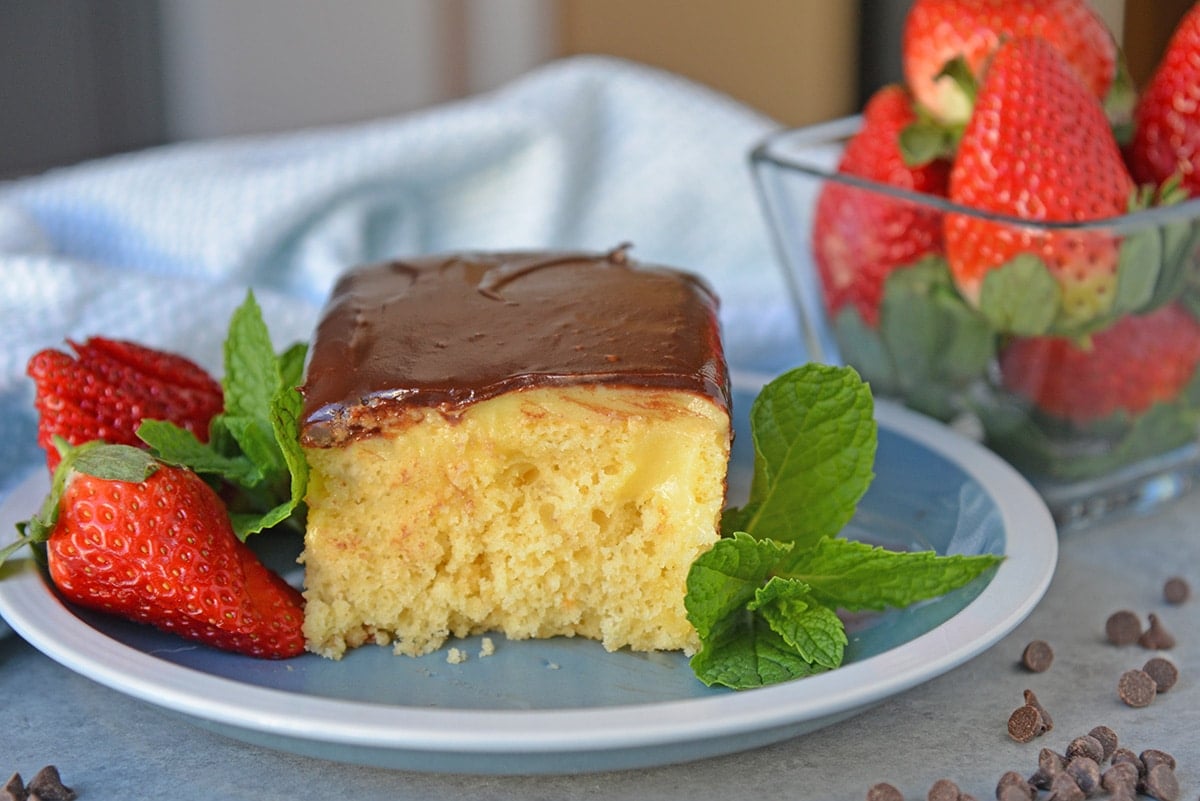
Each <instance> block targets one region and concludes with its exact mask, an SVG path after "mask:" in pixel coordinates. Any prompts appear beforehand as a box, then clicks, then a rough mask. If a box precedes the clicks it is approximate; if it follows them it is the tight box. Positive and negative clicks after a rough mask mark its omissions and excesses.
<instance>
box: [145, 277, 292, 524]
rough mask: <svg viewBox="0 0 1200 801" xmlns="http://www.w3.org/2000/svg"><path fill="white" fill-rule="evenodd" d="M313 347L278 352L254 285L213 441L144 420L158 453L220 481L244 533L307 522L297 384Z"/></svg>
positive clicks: (236, 321)
mask: <svg viewBox="0 0 1200 801" xmlns="http://www.w3.org/2000/svg"><path fill="white" fill-rule="evenodd" d="M306 352H307V346H306V345H305V344H303V343H298V344H295V345H292V346H291V347H289V348H287V349H286V350H284V351H283V352H282V353H280V354H278V355H277V354H276V353H275V350H274V348H273V346H272V344H271V336H270V332H269V331H268V330H267V325H266V323H265V322H264V321H263V318H262V309H261V308H260V307H259V305H258V302H257V300H255V298H254V293H253V292H249V293H247V296H246V300H245V301H244V302H243V303H242V305H241V306H239V307H238V308H237V309H236V310H235V311H234V313H233V316H232V318H231V319H230V323H229V333H228V336H227V337H226V339H225V349H224V356H225V376H224V379H223V380H222V385H221V386H222V389H223V390H224V396H225V407H224V411H223V412H222V413H221V414H219V415H217V416H216V417H215V418H214V419H213V421H212V424H211V425H210V427H209V441H208V442H206V443H202V442H200V441H199V440H198V439H197V438H196V437H195V436H194V435H192V434H191V433H190V432H188V431H185V430H184V429H182V428H180V427H178V426H176V425H174V424H172V423H169V422H164V421H159V420H147V421H145V422H143V423H142V424H141V426H139V427H138V437H140V438H141V439H142V440H143V441H144V442H145V443H146V444H147V445H149V446H150V448H151V450H152V451H153V453H154V455H155V456H157V457H158V458H159V459H161V460H162V461H164V462H167V463H168V464H174V465H179V466H181V467H188V468H190V469H192V470H195V471H196V472H197V473H200V474H202V475H204V476H206V477H207V478H209V480H211V481H212V482H213V483H215V484H217V485H219V487H220V489H221V490H222V495H223V497H224V498H225V499H226V503H227V504H228V506H229V517H230V521H231V522H232V523H233V529H234V531H235V532H236V533H237V535H238V537H239V538H241V539H243V540H245V539H246V537H248V536H249V535H251V534H253V533H256V532H258V531H262V530H264V529H268V528H272V527H274V526H277V525H279V524H280V523H283V522H285V521H287V522H289V523H295V524H296V525H298V526H302V525H303V516H304V515H303V513H304V506H303V499H304V494H305V491H306V489H307V486H308V463H307V462H306V461H305V458H304V452H303V450H302V449H301V448H300V440H299V417H300V413H301V408H302V406H303V399H302V398H301V396H300V392H299V390H298V389H297V386H298V385H299V384H300V382H301V378H302V374H303V370H304V358H305V354H306Z"/></svg>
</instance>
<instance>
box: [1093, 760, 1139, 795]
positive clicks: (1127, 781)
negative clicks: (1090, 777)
mask: <svg viewBox="0 0 1200 801" xmlns="http://www.w3.org/2000/svg"><path fill="white" fill-rule="evenodd" d="M1139 778H1140V776H1139V775H1138V768H1137V765H1135V764H1134V763H1132V762H1116V763H1114V764H1113V765H1112V766H1111V767H1109V769H1108V770H1106V771H1104V775H1103V776H1101V777H1100V786H1101V787H1103V788H1104V789H1105V790H1108V791H1109V792H1110V793H1115V792H1117V790H1118V789H1119V788H1122V787H1124V788H1127V789H1129V790H1136V789H1137V785H1138V779H1139Z"/></svg>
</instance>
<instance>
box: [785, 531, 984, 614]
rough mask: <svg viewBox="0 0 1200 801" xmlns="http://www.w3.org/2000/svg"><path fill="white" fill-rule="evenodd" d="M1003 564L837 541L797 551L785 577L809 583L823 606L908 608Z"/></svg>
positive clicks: (829, 540)
mask: <svg viewBox="0 0 1200 801" xmlns="http://www.w3.org/2000/svg"><path fill="white" fill-rule="evenodd" d="M1000 561H1001V557H999V556H995V555H993V554H982V555H978V556H962V555H956V556H941V555H938V554H937V553H936V552H935V551H916V552H903V551H890V550H887V549H885V548H879V547H873V546H871V545H868V544H867V543H864V542H856V541H853V540H846V539H841V538H832V537H831V538H827V539H823V540H821V541H820V542H818V543H817V544H816V545H815V546H813V547H812V548H809V549H807V550H803V551H793V552H792V553H791V554H790V557H789V563H788V564H786V565H781V566H780V570H779V573H780V575H784V576H787V577H788V578H792V579H797V580H799V581H802V582H804V583H805V584H806V585H807V586H808V587H810V588H811V591H812V596H813V598H814V599H816V600H817V601H818V602H820V603H823V604H826V605H829V606H833V607H838V608H841V609H848V610H850V611H860V610H864V609H875V610H878V609H883V608H885V607H888V606H893V607H900V608H902V607H905V606H908V605H909V604H913V603H916V602H917V601H923V600H926V599H928V598H936V597H938V596H939V595H945V594H946V593H947V592H949V591H950V590H953V589H955V588H957V587H961V586H963V585H964V584H967V583H968V582H970V581H971V580H972V579H974V578H975V577H976V576H978V575H980V574H981V573H983V572H984V571H986V570H987V569H988V568H991V567H994V566H995V565H997V564H999V563H1000Z"/></svg>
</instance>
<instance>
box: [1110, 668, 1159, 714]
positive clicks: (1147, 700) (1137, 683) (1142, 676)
mask: <svg viewBox="0 0 1200 801" xmlns="http://www.w3.org/2000/svg"><path fill="white" fill-rule="evenodd" d="M1157 694H1158V685H1156V684H1155V683H1154V679H1152V678H1150V676H1149V674H1147V673H1146V672H1145V671H1144V670H1127V671H1125V672H1124V673H1122V674H1121V678H1120V680H1119V681H1118V682H1117V695H1119V696H1121V700H1122V701H1124V702H1125V703H1126V705H1128V706H1132V707H1134V708H1135V709H1140V708H1141V707H1144V706H1150V704H1151V703H1152V702H1153V701H1154V696H1155V695H1157Z"/></svg>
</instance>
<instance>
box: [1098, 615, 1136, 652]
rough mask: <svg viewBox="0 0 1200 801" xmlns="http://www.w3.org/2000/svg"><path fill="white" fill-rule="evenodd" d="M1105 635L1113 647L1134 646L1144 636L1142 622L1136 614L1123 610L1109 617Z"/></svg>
mask: <svg viewBox="0 0 1200 801" xmlns="http://www.w3.org/2000/svg"><path fill="white" fill-rule="evenodd" d="M1104 633H1105V635H1106V636H1107V637H1108V641H1109V642H1111V643H1112V644H1113V645H1133V644H1134V643H1135V642H1137V641H1138V637H1140V636H1142V621H1141V619H1140V618H1139V617H1138V616H1137V615H1136V614H1135V613H1133V612H1130V611H1129V610H1128V609H1122V610H1120V611H1118V612H1113V613H1112V614H1111V615H1109V616H1108V620H1107V621H1106V622H1105V624H1104Z"/></svg>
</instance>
